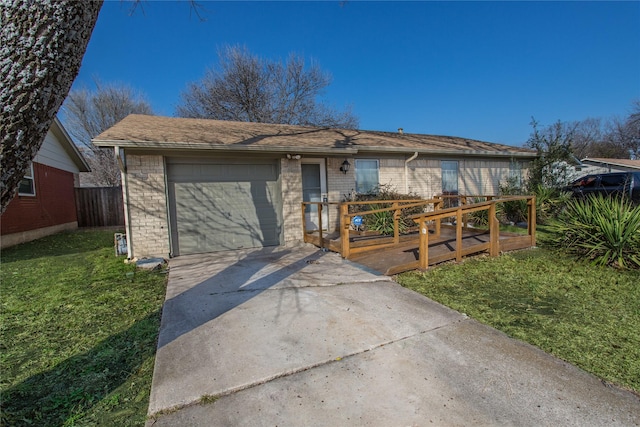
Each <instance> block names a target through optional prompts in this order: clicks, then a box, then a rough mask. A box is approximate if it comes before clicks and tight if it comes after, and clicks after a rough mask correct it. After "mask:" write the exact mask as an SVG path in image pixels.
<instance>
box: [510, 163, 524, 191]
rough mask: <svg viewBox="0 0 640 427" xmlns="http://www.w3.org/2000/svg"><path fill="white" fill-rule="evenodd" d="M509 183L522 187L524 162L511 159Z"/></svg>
mask: <svg viewBox="0 0 640 427" xmlns="http://www.w3.org/2000/svg"><path fill="white" fill-rule="evenodd" d="M509 184H511V185H513V186H514V187H515V188H522V163H520V162H517V161H515V160H511V163H509Z"/></svg>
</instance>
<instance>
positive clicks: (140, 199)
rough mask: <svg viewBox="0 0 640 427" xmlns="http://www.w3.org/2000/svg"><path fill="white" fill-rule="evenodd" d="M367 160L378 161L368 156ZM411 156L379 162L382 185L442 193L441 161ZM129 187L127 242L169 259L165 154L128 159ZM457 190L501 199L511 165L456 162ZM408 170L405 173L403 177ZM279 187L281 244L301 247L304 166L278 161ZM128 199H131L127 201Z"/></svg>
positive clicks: (335, 196) (337, 196)
mask: <svg viewBox="0 0 640 427" xmlns="http://www.w3.org/2000/svg"><path fill="white" fill-rule="evenodd" d="M366 158H375V157H373V156H367V157H366ZM407 158H409V156H404V157H400V156H395V157H391V158H389V157H387V158H383V157H379V158H378V160H379V165H380V169H379V181H380V184H388V185H391V186H393V187H394V189H395V190H397V191H399V192H401V193H404V192H405V179H406V185H407V187H408V191H409V192H411V193H416V194H418V195H419V196H421V197H423V198H431V197H433V196H435V195H438V194H440V193H441V192H442V178H441V169H440V168H441V164H440V162H441V160H440V159H437V158H428V157H424V156H420V157H418V158H416V159H414V160H412V161H411V162H409V163H408V164H407V167H406V169H405V160H406V159H407ZM126 160H127V183H126V187H125V188H126V190H123V191H127V192H128V194H125V200H128V206H127V208H128V212H129V214H128V216H129V220H130V224H129V231H130V233H131V237H130V239H129V241H130V244H131V246H132V250H133V254H134V256H136V257H138V258H140V257H145V256H162V257H167V256H168V255H169V253H170V240H169V239H170V237H169V234H170V233H169V222H168V216H167V212H168V201H167V196H166V195H167V191H166V185H165V165H164V160H163V157H162V156H161V155H127V157H126ZM344 160H345V158H343V157H330V158H327V159H326V173H327V194H328V198H329V202H333V203H339V202H342V201H344V200H345V199H346V198H348V197H349V195H350V194H352V193H353V191H354V189H355V172H354V170H355V168H354V167H353V166H354V165H355V161H354V160H355V159H354V158H348V159H347V160H348V161H349V162H350V163H351V165H352V167H351V169H350V170H349V171H348V172H347V173H346V174H345V173H343V172H341V171H340V166H341V165H342V162H344ZM458 162H459V163H458V166H459V173H458V179H459V191H460V193H461V194H497V192H498V190H499V184H500V183H501V182H503V181H504V179H506V177H507V176H508V175H509V164H510V162H509V160H490V161H483V160H463V159H461V160H458ZM405 170H406V174H405ZM280 186H281V190H282V218H283V231H282V236H283V242H282V243H283V244H285V245H286V244H290V243H292V242H298V241H300V240H301V238H302V234H301V233H302V212H301V203H302V169H301V161H300V160H295V159H287V158H282V159H281V160H280ZM127 196H128V197H127ZM329 224H330V226H329V229H330V230H333V229H337V227H338V225H339V217H338V209H337V206H331V207H330V210H329Z"/></svg>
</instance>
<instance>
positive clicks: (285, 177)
mask: <svg viewBox="0 0 640 427" xmlns="http://www.w3.org/2000/svg"><path fill="white" fill-rule="evenodd" d="M300 164H301V163H300V160H289V159H286V158H283V159H282V160H280V182H281V185H282V221H283V227H284V233H283V235H284V242H283V243H285V244H286V243H288V242H294V241H300V240H302V213H301V209H302V207H301V206H302V205H301V204H302V168H301V166H300Z"/></svg>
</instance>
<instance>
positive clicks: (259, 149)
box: [92, 140, 358, 155]
mask: <svg viewBox="0 0 640 427" xmlns="http://www.w3.org/2000/svg"><path fill="white" fill-rule="evenodd" d="M92 142H93V143H94V144H95V145H97V146H98V147H120V148H135V149H136V150H166V151H175V150H180V151H184V150H200V151H218V152H243V153H244V152H254V153H278V154H287V153H290V154H294V153H295V154H327V155H336V154H345V153H346V154H356V153H357V152H358V150H357V149H355V148H351V147H329V148H327V147H285V146H282V147H281V146H260V145H240V144H228V145H222V144H213V143H202V142H196V143H193V142H154V141H144V142H138V141H125V140H112V141H109V140H93V141H92Z"/></svg>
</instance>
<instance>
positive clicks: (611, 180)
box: [600, 173, 627, 187]
mask: <svg viewBox="0 0 640 427" xmlns="http://www.w3.org/2000/svg"><path fill="white" fill-rule="evenodd" d="M626 179H627V174H626V173H616V174H605V175H601V177H600V185H601V186H603V187H619V186H622V185H624V182H625V181H626Z"/></svg>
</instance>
